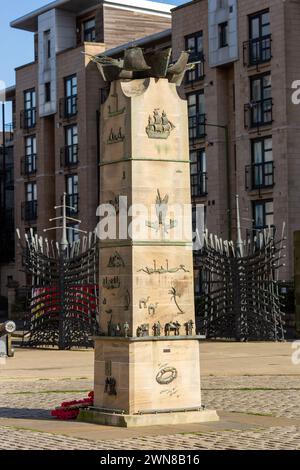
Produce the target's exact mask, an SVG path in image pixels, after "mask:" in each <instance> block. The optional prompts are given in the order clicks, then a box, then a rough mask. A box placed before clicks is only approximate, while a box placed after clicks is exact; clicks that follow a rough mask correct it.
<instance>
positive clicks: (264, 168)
mask: <svg viewBox="0 0 300 470" xmlns="http://www.w3.org/2000/svg"><path fill="white" fill-rule="evenodd" d="M274 168H275V166H274V162H263V163H253V164H252V165H247V166H246V168H245V187H246V190H247V191H253V190H259V191H260V190H261V189H267V188H272V187H273V186H274V184H275V182H274Z"/></svg>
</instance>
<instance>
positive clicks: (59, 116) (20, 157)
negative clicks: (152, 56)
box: [11, 0, 171, 286]
mask: <svg viewBox="0 0 300 470" xmlns="http://www.w3.org/2000/svg"><path fill="white" fill-rule="evenodd" d="M170 8H171V7H170V5H165V4H160V3H155V2H150V1H146V0H145V1H137V0H119V1H116V0H109V1H105V0H103V1H97V0H88V1H87V0H82V1H74V0H65V1H61V0H59V1H57V2H52V3H51V4H49V5H46V6H45V7H43V8H41V9H39V10H37V11H35V12H32V13H29V14H28V15H26V16H24V17H22V18H20V19H18V20H16V21H13V22H12V24H11V26H12V27H14V28H19V29H23V30H27V31H30V32H32V33H34V47H35V60H34V61H33V62H32V63H30V64H26V65H24V66H21V67H19V68H17V69H16V116H17V120H16V130H15V139H14V153H15V225H16V227H18V228H19V229H20V231H21V233H24V232H29V229H30V228H31V229H32V230H33V231H34V232H36V233H38V234H39V235H43V230H44V229H45V228H48V227H49V218H51V217H55V216H56V215H59V214H55V211H54V206H56V205H60V204H61V197H62V194H63V193H64V192H66V193H67V195H68V199H67V202H68V205H69V206H71V207H73V210H70V213H69V215H70V216H71V217H73V218H76V219H80V220H81V221H82V224H81V227H80V228H81V229H83V230H86V231H93V230H94V229H95V226H96V223H97V218H96V208H97V206H98V200H99V196H98V195H99V186H98V184H99V167H98V165H99V159H100V155H99V148H100V142H99V110H100V105H101V99H102V96H103V88H105V86H106V85H105V84H104V83H103V82H102V81H101V77H100V74H99V72H98V71H97V68H96V67H95V65H94V64H93V63H92V62H91V60H90V55H97V54H100V53H103V52H105V51H107V50H109V49H113V48H115V47H117V46H119V45H120V44H122V43H127V42H128V41H135V40H136V39H138V38H140V37H142V36H146V35H154V36H155V34H156V33H159V32H160V31H164V30H166V29H167V28H170V25H171V13H170ZM169 36H170V33H169ZM169 42H170V38H169ZM77 228H78V224H76V223H74V224H70V225H69V231H68V232H69V239H70V240H72V239H74V237H75V238H76V237H78V236H79V234H78V232H76V230H77ZM29 233H30V232H29ZM47 236H48V234H47ZM51 236H52V237H54V239H55V236H56V235H55V233H54V232H52V233H51V232H49V238H51ZM57 237H59V234H58V235H57ZM15 268H16V269H15V280H16V281H17V282H18V284H19V285H20V286H22V285H24V283H25V276H24V273H23V272H22V259H21V253H20V250H19V248H18V245H17V246H16V266H15Z"/></svg>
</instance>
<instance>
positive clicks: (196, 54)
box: [185, 31, 204, 83]
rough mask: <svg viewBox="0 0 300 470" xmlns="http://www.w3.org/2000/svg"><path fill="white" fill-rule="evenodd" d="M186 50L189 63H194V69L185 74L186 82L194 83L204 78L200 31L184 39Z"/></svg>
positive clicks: (201, 35)
mask: <svg viewBox="0 0 300 470" xmlns="http://www.w3.org/2000/svg"><path fill="white" fill-rule="evenodd" d="M185 47H186V50H187V51H189V52H190V58H189V62H199V63H196V65H195V68H194V69H193V70H190V71H189V72H187V73H186V82H187V83H190V82H195V81H197V80H201V79H203V77H204V56H203V34H202V31H199V32H197V33H194V34H191V35H189V36H186V37H185Z"/></svg>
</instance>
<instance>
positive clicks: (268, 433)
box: [0, 426, 300, 451]
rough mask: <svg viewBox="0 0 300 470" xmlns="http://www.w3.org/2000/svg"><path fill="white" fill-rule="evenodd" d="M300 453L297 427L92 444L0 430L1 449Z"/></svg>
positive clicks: (29, 432) (65, 438) (299, 434)
mask: <svg viewBox="0 0 300 470" xmlns="http://www.w3.org/2000/svg"><path fill="white" fill-rule="evenodd" d="M283 448H284V449H287V450H300V428H297V427H295V426H291V427H286V428H269V429H267V430H257V431H251V432H243V431H240V430H233V431H223V432H211V433H203V434H187V435H181V434H175V435H168V436H159V437H139V438H132V439H124V440H121V441H104V442H91V441H88V440H85V439H77V438H71V437H66V436H60V435H53V434H47V433H38V432H32V431H26V430H13V429H11V428H8V427H0V450H14V449H18V450H119V451H122V450H124V451H125V450H129V449H130V450H174V449H176V450H232V449H243V450H245V449H253V450H254V449H257V450H264V449H270V450H271V449H274V450H275V449H283Z"/></svg>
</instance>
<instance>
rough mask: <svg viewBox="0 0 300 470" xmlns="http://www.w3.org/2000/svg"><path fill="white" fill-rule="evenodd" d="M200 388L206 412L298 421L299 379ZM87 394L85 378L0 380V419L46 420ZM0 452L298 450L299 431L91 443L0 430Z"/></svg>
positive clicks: (208, 382) (241, 380)
mask: <svg viewBox="0 0 300 470" xmlns="http://www.w3.org/2000/svg"><path fill="white" fill-rule="evenodd" d="M202 387H203V403H204V404H205V405H206V406H207V407H208V408H214V409H217V410H223V411H235V412H239V413H252V414H260V415H272V416H274V417H285V418H291V419H295V418H298V419H299V418H300V377H299V376H298V377H297V376H274V377H272V376H269V377H267V376H261V377H260V376H257V377H253V376H251V377H246V376H241V377H204V378H203V379H202ZM91 389H92V383H91V381H90V380H88V379H86V378H82V379H76V380H70V379H61V380H34V381H32V380H31V381H30V380H22V381H18V380H0V418H25V419H26V418H27V419H48V418H49V410H50V409H52V408H54V407H55V406H58V405H59V404H60V403H61V402H63V401H68V400H71V399H79V398H83V397H85V396H86V395H87V392H88V391H90V390H91ZM291 424H292V423H291ZM8 431H9V432H8ZM0 449H70V450H71V449H79V450H80V449H82V450H86V449H90V450H101V449H103V450H110V449H120V450H121V449H124V450H126V449H146V450H151V449H162V450H165V449H180V450H182V449H298V450H300V428H299V427H297V426H296V425H295V426H292V425H291V426H289V427H276V428H275V427H273V428H268V429H254V430H251V431H250V430H249V431H247V430H236V431H235V430H230V431H217V432H205V433H201V434H184V435H178V434H176V435H168V436H159V437H139V438H134V439H133V438H131V439H126V440H122V441H103V442H95V441H89V440H85V439H78V438H72V437H66V436H61V435H56V434H55V435H54V434H47V433H42V432H36V431H28V430H21V429H18V428H17V427H16V426H15V427H11V428H8V427H6V426H1V425H0Z"/></svg>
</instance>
